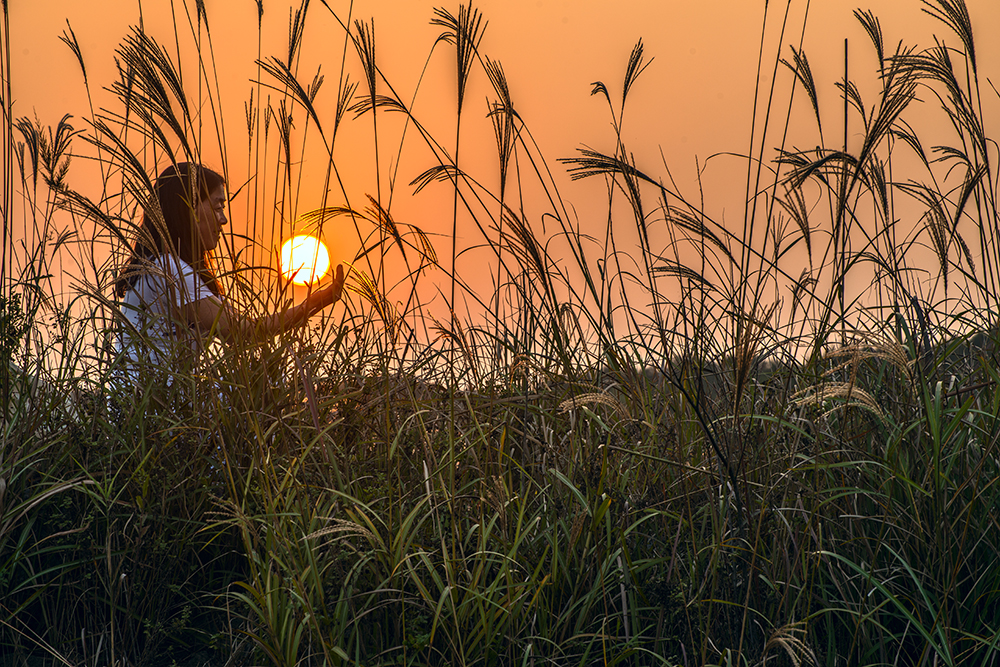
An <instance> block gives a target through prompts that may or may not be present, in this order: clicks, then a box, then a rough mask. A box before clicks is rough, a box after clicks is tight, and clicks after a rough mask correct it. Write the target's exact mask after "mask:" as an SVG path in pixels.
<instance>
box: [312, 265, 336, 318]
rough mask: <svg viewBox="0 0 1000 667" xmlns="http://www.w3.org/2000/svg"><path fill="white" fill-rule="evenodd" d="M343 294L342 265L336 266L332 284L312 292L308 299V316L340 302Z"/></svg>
mask: <svg viewBox="0 0 1000 667" xmlns="http://www.w3.org/2000/svg"><path fill="white" fill-rule="evenodd" d="M343 292H344V265H343V264H338V265H337V270H336V272H335V273H334V275H333V282H331V283H330V284H329V285H327V286H326V287H324V288H323V289H321V290H318V291H316V292H313V293H312V295H311V296H310V297H309V301H310V304H309V306H310V307H309V316H310V317H312V316H313V315H315V314H316V313H318V312H319V311H321V310H323V309H324V308H326V307H327V306H332V305H333V304H335V303H337V302H338V301H340V297H341V295H342V294H343Z"/></svg>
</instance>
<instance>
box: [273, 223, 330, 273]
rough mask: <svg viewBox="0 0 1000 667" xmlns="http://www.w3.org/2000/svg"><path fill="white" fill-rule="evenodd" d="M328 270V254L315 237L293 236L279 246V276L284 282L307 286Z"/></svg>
mask: <svg viewBox="0 0 1000 667" xmlns="http://www.w3.org/2000/svg"><path fill="white" fill-rule="evenodd" d="M329 270H330V253H329V252H328V251H327V249H326V246H325V245H323V243H322V242H321V241H320V240H319V239H317V238H316V237H315V236H308V235H306V234H303V235H299V236H293V237H292V238H290V239H288V240H287V241H285V242H284V244H282V246H281V274H282V275H283V276H285V279H286V280H290V281H292V282H293V283H296V284H299V285H308V284H309V283H314V282H316V281H317V280H320V279H321V278H322V277H323V276H325V275H326V272H327V271H329Z"/></svg>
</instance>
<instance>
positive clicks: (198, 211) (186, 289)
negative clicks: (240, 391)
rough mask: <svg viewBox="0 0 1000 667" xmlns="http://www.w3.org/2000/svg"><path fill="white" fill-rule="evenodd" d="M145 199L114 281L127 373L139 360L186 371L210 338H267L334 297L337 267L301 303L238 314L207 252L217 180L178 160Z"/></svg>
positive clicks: (218, 217) (212, 237)
mask: <svg viewBox="0 0 1000 667" xmlns="http://www.w3.org/2000/svg"><path fill="white" fill-rule="evenodd" d="M153 195H154V196H153V198H152V199H151V200H150V206H149V207H148V209H147V210H146V212H145V214H144V215H143V220H142V227H141V229H140V234H139V239H138V240H137V242H136V244H135V248H134V249H133V251H132V257H131V259H130V260H129V263H128V265H127V266H126V268H125V270H124V271H123V272H122V275H121V277H120V278H119V279H118V281H117V282H116V283H115V292H116V294H117V296H118V297H119V298H120V300H121V306H122V312H123V313H124V315H125V318H126V320H127V322H126V323H125V327H124V332H123V336H122V341H121V343H122V348H123V351H124V352H125V354H126V357H127V359H128V360H129V362H130V365H131V366H132V368H131V369H130V373H131V374H132V375H133V376H135V371H136V370H137V369H136V368H135V367H136V366H142V365H143V364H146V363H151V364H153V365H154V367H156V368H158V369H160V370H167V371H177V370H183V369H185V367H186V368H188V369H190V368H193V367H194V365H195V364H196V363H197V361H198V358H199V357H200V356H201V353H202V351H203V350H204V347H205V344H206V342H207V341H208V340H209V338H210V337H211V336H212V335H215V336H218V337H220V338H222V339H224V340H226V341H233V340H236V339H248V338H250V337H256V338H267V337H273V336H275V335H277V334H278V333H280V332H282V331H285V330H288V329H292V328H295V327H298V326H301V325H303V324H305V323H306V321H308V319H309V318H310V317H312V316H313V315H314V314H316V313H318V312H319V311H320V310H322V309H323V308H326V307H327V306H329V305H332V304H334V303H336V302H337V301H338V300H339V299H340V296H341V291H342V290H343V286H344V269H343V267H342V266H338V267H337V271H336V276H335V277H334V279H333V282H332V284H331V285H329V286H327V287H326V288H324V289H321V290H317V291H315V292H312V293H311V294H310V295H309V296H308V298H306V300H305V301H303V302H302V303H300V304H298V305H296V306H291V307H289V308H286V309H285V310H282V311H281V312H278V313H273V314H271V315H266V316H264V317H260V318H245V317H242V316H241V315H240V314H239V313H237V312H236V311H235V310H234V309H233V308H232V306H231V304H229V302H228V301H227V300H226V298H225V295H224V294H223V292H222V288H221V287H220V285H219V282H218V280H217V279H216V276H215V274H214V272H213V267H212V262H211V254H210V253H211V252H212V250H214V249H215V247H216V246H217V245H218V243H219V237H220V235H221V233H222V226H223V225H225V224H226V183H225V180H224V179H223V178H222V176H220V175H219V174H217V173H216V172H214V171H212V170H211V169H208V168H206V167H204V166H201V165H197V164H194V163H190V162H183V163H180V164H177V165H176V166H171V167H168V168H167V169H165V170H164V171H163V173H161V174H160V175H159V177H158V178H157V179H156V183H155V184H154V186H153ZM178 364H179V365H178Z"/></svg>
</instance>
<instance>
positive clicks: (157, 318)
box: [119, 254, 214, 372]
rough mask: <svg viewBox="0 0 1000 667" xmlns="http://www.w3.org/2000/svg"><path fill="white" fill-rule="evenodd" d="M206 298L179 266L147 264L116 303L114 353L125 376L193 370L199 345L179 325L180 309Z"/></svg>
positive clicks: (198, 282)
mask: <svg viewBox="0 0 1000 667" xmlns="http://www.w3.org/2000/svg"><path fill="white" fill-rule="evenodd" d="M210 296H214V294H213V293H212V291H211V290H210V289H209V287H208V285H207V284H206V283H205V281H204V279H203V278H202V277H201V276H199V275H198V273H197V272H196V271H195V270H194V268H193V267H192V266H191V265H190V264H188V263H187V262H185V261H184V260H182V259H179V258H177V257H174V256H172V255H169V254H168V255H158V256H157V257H155V258H154V259H152V260H150V261H149V262H148V263H147V264H146V266H145V267H144V269H143V270H142V273H141V274H140V275H139V277H138V278H137V279H136V281H135V284H133V285H132V287H131V288H130V289H129V291H128V292H126V293H125V296H124V297H122V300H121V303H120V306H121V312H122V314H123V315H124V316H125V322H123V323H122V326H121V327H120V332H121V334H120V336H119V351H120V352H123V353H124V354H125V355H126V358H127V360H128V362H129V366H132V368H131V369H130V371H133V372H134V370H136V368H135V366H136V365H144V364H147V363H149V364H153V365H154V366H157V367H159V368H160V370H163V371H168V372H170V371H178V370H182V369H190V368H191V367H193V365H194V364H195V363H196V362H197V360H198V358H199V357H200V356H201V353H202V351H203V349H204V342H203V341H202V338H201V336H200V335H198V332H197V331H195V330H194V329H193V328H192V327H191V326H190V325H189V324H188V323H187V322H186V321H184V320H183V319H182V317H183V315H182V313H183V310H182V308H183V306H185V305H186V304H190V303H194V302H196V301H199V300H201V299H204V298H206V297H210Z"/></svg>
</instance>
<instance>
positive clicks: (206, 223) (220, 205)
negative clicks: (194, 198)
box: [195, 185, 226, 252]
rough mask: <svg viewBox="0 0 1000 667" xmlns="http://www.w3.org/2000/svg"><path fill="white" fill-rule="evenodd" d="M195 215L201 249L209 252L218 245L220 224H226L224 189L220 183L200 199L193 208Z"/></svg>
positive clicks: (220, 231) (220, 230) (220, 232)
mask: <svg viewBox="0 0 1000 667" xmlns="http://www.w3.org/2000/svg"><path fill="white" fill-rule="evenodd" d="M195 217H196V220H195V226H196V227H197V231H198V238H199V241H200V242H201V247H202V250H204V251H205V252H210V251H212V250H214V249H215V246H217V245H219V237H220V236H221V234H222V226H223V225H224V224H226V189H225V188H224V187H222V186H221V185H220V186H219V187H217V188H216V189H214V190H212V192H210V193H209V195H208V197H206V198H205V199H202V200H201V202H200V203H199V204H198V207H197V208H196V209H195Z"/></svg>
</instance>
